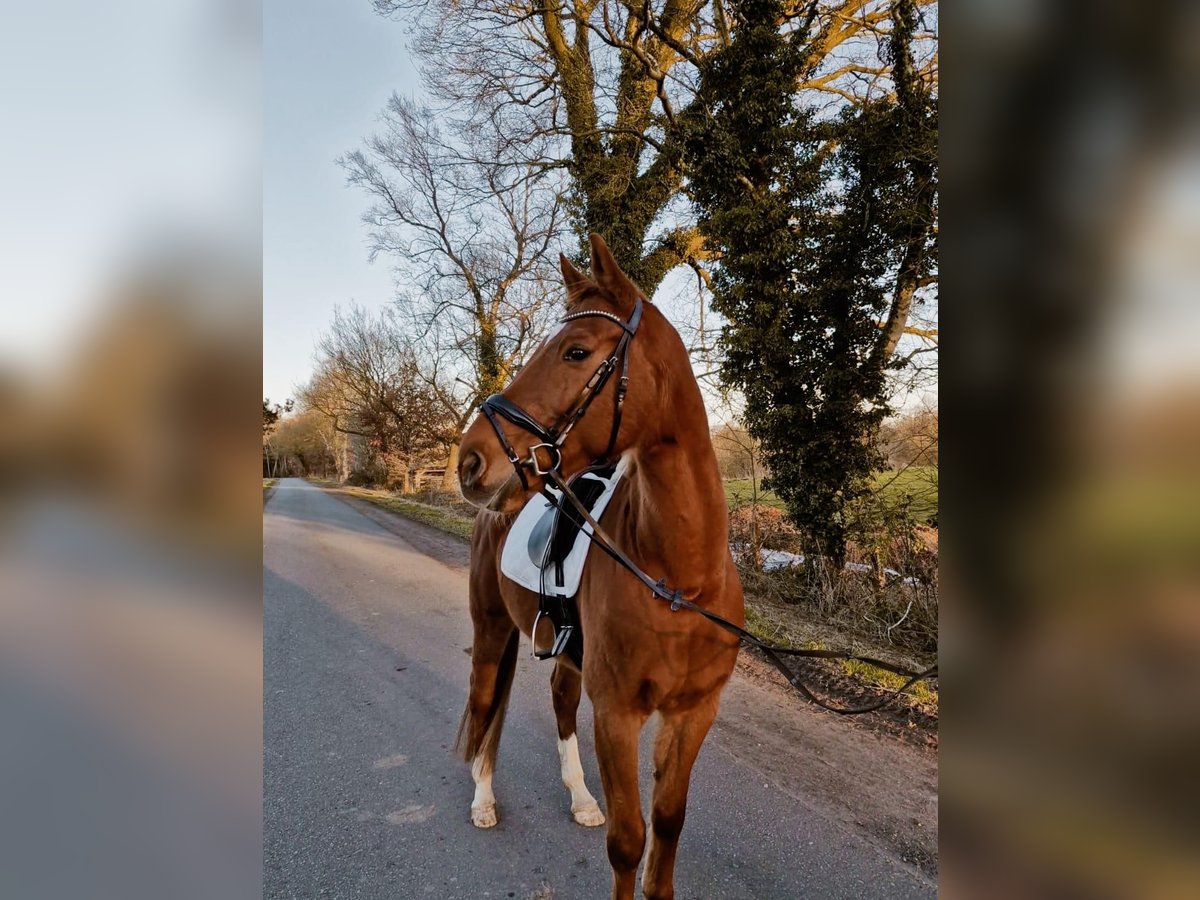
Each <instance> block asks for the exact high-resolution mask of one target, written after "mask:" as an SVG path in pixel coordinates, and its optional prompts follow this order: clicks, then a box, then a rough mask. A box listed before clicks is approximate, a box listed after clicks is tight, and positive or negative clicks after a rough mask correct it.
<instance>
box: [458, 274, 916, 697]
mask: <svg viewBox="0 0 1200 900" xmlns="http://www.w3.org/2000/svg"><path fill="white" fill-rule="evenodd" d="M589 317H596V318H603V319H608V320H610V321H612V322H614V323H616V324H617V325H619V326H620V327H621V329H622V332H623V333H622V335H621V338H620V340H618V341H617V344H616V346H615V347H614V348H613V352H612V353H611V354H610V355H609V356H608V358H607V359H605V360H604V362H602V363H601V364H600V367H599V368H598V369H596V371H595V373H593V375H592V377H591V378H589V379H588V380H587V384H585V385H584V386H583V390H582V391H581V392H580V394H579V399H578V400H576V402H575V405H574V406H573V407H572V408H571V409H570V410H569V411H568V412H567V413H566V414H565V415H563V416H561V417H560V418H559V419H558V421H557V422H556V423H555V424H554V425H552V426H550V427H549V428H547V427H546V426H544V425H542V423H541V422H539V421H538V420H537V419H535V418H534V417H533V416H531V415H530V414H529V413H527V412H526V411H525V410H523V409H521V407H519V406H517V404H515V403H513V402H512V401H511V400H509V399H508V398H507V397H505V396H503V395H502V394H492V395H491V396H490V397H488V398H487V399H486V400H484V401H483V403H482V404H480V407H479V411H480V412H482V413H483V414H484V415H485V416H486V417H487V420H488V422H489V423H490V424H491V426H492V430H493V431H495V432H496V437H497V438H498V439H499V441H500V446H501V447H503V448H504V453H505V454H506V455H507V456H508V461H509V462H510V463H512V466H513V469H515V470H516V473H517V477H518V478H520V479H521V487H522V488H524V489H525V490H526V491H528V490H529V480H528V478H527V477H526V470H531V471H532V472H533V473H534V474H535V475H539V476H542V477H543V478H545V479H546V481H547V483H549V484H553V485H554V487H555V488H557V489H558V490H559V491H560V492H561V497H562V499H561V500H560V499H559V498H557V497H555V496H554V495H553V494H552V493H550V492H549V491H548V490H546V489H545V488H543V490H542V492H543V494H544V495H545V496H546V497H547V499H549V501H550V502H551V504H553V505H554V506H556V507H558V508H559V509H560V510H561V509H562V508H563V503H564V501H566V502H567V503H569V504H570V505H571V507H572V508H573V509H574V510H575V513H576V514H577V515H578V516H579V518H580V519H581V520H582V522H584V523H586V524H587V526H588V529H590V531H589V530H587V529H584V533H585V534H587V536H588V538H589V539H590V540H591V542H592V543H593V544H595V545H596V546H598V547H599V548H600V549H601V550H603V551H604V552H605V553H607V554H608V555H609V556H611V557H612V558H613V559H614V560H616V562H617V563H618V564H620V565H621V566H622V567H623V568H624V569H626V570H627V571H628V572H629V573H630V574H631V575H633V576H634V577H635V578H637V579H638V580H639V581H641V582H642V584H644V585H646V587H648V588H649V589H650V592H651V594H652V596H655V597H658V598H659V599H661V600H665V601H666V602H668V603H670V604H671V611H672V612H675V611H677V610H680V609H687V610H690V611H691V612H695V613H698V614H699V615H701V616H703V617H704V618H706V619H708V620H709V621H710V622H712V623H713V624H715V625H717V626H719V627H721V628H723V629H725V631H727V632H729V633H730V634H732V635H734V636H735V637H737V638H738V639H739V640H740V641H741V642H743V643H746V644H750V645H751V646H754V647H757V648H758V649H759V650H761V651H762V652H763V653H764V654H765V655H766V657H767V659H768V660H769V661H770V662H771V664H772V665H774V666H775V668H776V669H778V670H779V671H780V673H782V675H783V677H784V678H785V679H787V682H788V684H790V685H791V686H792V687H793V688H795V689H796V690H797V691H798V692H799V693H800V694H801V695H802V696H803V697H805V698H806V699H807V700H809V701H811V702H813V703H815V704H817V705H818V706H820V707H823V708H824V709H827V710H829V711H831V712H835V713H840V714H842V715H855V714H858V713H865V712H871V711H872V710H876V709H879V708H880V707H881V706H883V705H884V704H885V703H886V702H887V701H888V700H890V699H891V698H892V697H893V696H895V695H896V694H901V693H903V692H904V691H906V690H908V688H909V687H911V686H912V685H913V684H915V683H916V682H918V681H921V680H922V679H925V678H937V677H938V667H937V665H936V664H935V665H933V666H930V667H929V668H928V669H925V670H924V671H921V672H913V671H911V670H909V669H905V668H903V667H901V666H897V665H894V664H892V663H889V662H885V661H884V660H880V659H875V658H873V657H869V656H860V655H858V654H856V653H851V652H849V651H844V650H819V649H809V648H798V647H783V646H780V645H778V644H770V643H768V642H766V641H764V640H762V639H761V638H759V637H757V636H756V635H754V634H751V633H750V632H749V631H747V630H746V629H744V628H742V627H740V626H738V625H735V624H733V623H732V622H730V621H729V620H728V619H726V618H723V617H722V616H719V615H717V614H716V613H714V612H711V611H710V610H707V609H705V608H704V607H703V606H700V605H699V604H696V603H693V602H692V601H690V600H687V599H685V598H684V596H683V592H682V591H680V590H672V589H671V588H669V587H668V586H667V584H666V579H662V578H660V579H659V580H658V581H655V580H654V579H653V578H651V577H650V576H649V575H648V574H646V573H645V572H644V571H642V569H641V568H640V567H638V565H637V564H636V563H635V562H634V561H633V560H632V559H630V558H629V556H628V555H627V554H626V553H625V552H624V551H622V550H621V549H620V548H619V547H617V546H616V544H614V543H613V541H612V538H610V537H609V536H608V533H607V532H605V530H604V529H603V528H602V527H601V526H600V523H599V522H597V521H596V519H595V518H593V516H592V514H591V512H590V511H589V510H588V508H587V507H586V506H584V504H583V502H582V501H581V500H580V499H579V497H577V496H576V494H575V492H574V491H573V490H572V489H571V485H570V483H569V482H568V480H567V479H566V478H564V477H563V474H562V470H561V467H562V445H563V441H565V440H566V439H567V435H568V434H570V433H571V429H572V428H574V427H575V425H576V423H578V422H579V420H580V419H582V418H583V416H584V414H585V413H586V412H587V411H588V407H590V406H591V405H592V401H593V400H595V399H596V397H597V396H598V395H599V394H600V392H601V391H602V390H604V386H605V385H606V384H607V383H608V379H609V378H610V377H612V374H613V372H615V371H616V370H617V368H618V367H620V369H621V376H620V378H619V379H618V380H617V388H616V397H615V399H614V409H613V423H612V430H611V432H610V433H609V437H608V446H607V448H606V449H605V451H604V453H603V454H602V455H601V456H600V457H599V458H598V459H597V460H595V461H593V463H592V465H593V466H595V465H597V464H602V463H604V462H606V461H608V460H609V459H610V458H611V456H612V452H613V449H614V448H615V447H616V443H617V436H618V434H619V432H620V430H621V408H622V406H623V405H624V403H625V395H626V393H627V392H628V390H629V343H630V341H632V340H633V337H634V335H635V334H637V329H638V325H639V324H640V323H641V321H642V300H641V298H640V297H639V298H638V300H637V302H636V303H635V304H634V307H633V312H632V313H631V314H630V316H629V318H628V319H622V318H621V317H620V316H617V315H614V314H613V313H610V312H608V311H607V310H602V309H585V310H580V311H579V312H574V313H571V314H569V315H566V316H563V317H562V318H561V319H559V323H560V324H566V323H567V322H573V321H575V320H576V319H586V318H589ZM498 417H499V418H498ZM500 418H504V419H507V420H508V421H509V422H511V423H512V424H513V425H516V426H517V427H518V428H521V429H522V430H524V431H527V432H529V433H530V434H532V435H533V436H534V437H536V438H538V440H539V441H540V443H537V444H534V445H533V446H532V447H530V448H529V457H528V458H527V459H521V457H520V456H519V455H518V454H517V451H516V450H514V449H513V446H512V444H511V443H509V440H508V438H507V437H505V436H504V429H503V428H501V427H500V421H499V419H500ZM539 450H545V451H547V453H548V455H549V459H550V463H549V465H548V466H547V467H546V468H542V465H541V462H540V461H539V460H538V455H537V453H538V451H539ZM542 614H543V613H542V611H541V610H539V612H538V618H537V619H535V620H534V629H535V630H536V628H537V621H538V619H540V618H541V617H542ZM561 638H565V635H558V636H556V640H555V645H556V646H555V650H554V652H553V653H552V654H545V655H543V654H538V655H539V656H541V657H542V658H545V656H548V655H556V654H557V652H558V650H559V649H561V646H560V645H561V644H565V640H561ZM781 654H782V655H786V656H803V657H810V658H817V659H848V660H858V661H860V662H865V663H868V664H869V665H873V666H875V667H876V668H880V669H885V670H886V671H889V672H892V673H894V674H897V675H901V676H903V677H906V678H907V679H908V680H907V681H906V682H905V683H904V685H902V686H901V687H900V688H897V689H896V690H895V691H894V692H893V693H889V694H886V695H884V696H883V697H881V698H880V699H878V700H877V701H875V702H873V703H869V704H867V705H866V706H859V707H854V708H849V709H847V708H845V707H839V706H833V705H831V704H829V703H826V702H825V701H824V700H822V699H821V698H820V697H818V696H816V695H815V694H814V693H813V692H812V691H811V690H809V688H808V687H807V686H806V685H805V684H804V683H803V682H802V681H801V680H800V676H799V675H798V674H796V673H794V672H792V670H791V669H790V668H789V667H788V665H787V664H786V663H784V662H783V660H782V659H781V658H780V655H781Z"/></svg>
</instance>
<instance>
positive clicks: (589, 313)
mask: <svg viewBox="0 0 1200 900" xmlns="http://www.w3.org/2000/svg"><path fill="white" fill-rule="evenodd" d="M591 246H592V277H591V278H589V277H588V276H586V275H584V274H583V273H582V272H580V271H579V270H577V269H576V268H575V267H574V266H573V265H571V263H570V261H569V260H568V259H567V258H566V257H565V256H564V257H562V259H561V265H562V274H563V280H564V281H565V283H566V288H567V310H566V315H565V316H564V318H563V320H562V322H561V323H560V324H559V326H558V328H557V329H555V331H553V332H552V333H551V334H550V336H549V337H547V338H546V340H545V341H543V342H542V345H541V346H540V347H538V349H537V350H536V351H535V352H534V353H533V355H532V356H531V357H530V359H529V361H528V362H527V363H526V365H525V366H524V368H522V369H521V371H520V373H519V374H518V375H517V377H516V378H514V379H513V381H512V384H510V385H509V386H508V388H506V389H505V390H504V391H503V392H502V393H501V394H499V395H497V396H496V397H493V398H489V400H488V401H487V402H485V404H484V406H483V410H482V413H481V414H480V415H479V416H477V417H476V418H475V422H474V423H473V424H472V425H471V427H470V428H468V429H467V431H466V433H465V434H464V435H463V440H462V446H461V450H460V455H459V463H458V480H459V485H460V486H461V489H462V493H463V496H464V497H465V498H466V499H467V500H469V501H470V502H472V503H475V504H477V505H479V506H485V507H486V508H488V509H491V510H495V511H497V512H512V511H515V510H516V509H519V508H520V507H521V505H522V504H523V503H524V502H525V499H526V498H527V497H528V496H529V494H530V492H532V491H537V490H540V489H541V488H542V486H543V485H544V483H545V481H544V478H543V473H544V472H545V471H546V469H547V468H549V467H550V466H553V465H554V464H555V463H556V462H557V463H558V464H559V468H560V470H561V471H562V473H563V474H564V475H570V474H572V473H574V472H576V471H578V470H579V469H581V468H583V467H584V466H586V465H588V464H590V463H591V462H593V461H594V460H597V459H599V458H601V457H604V456H609V457H616V456H618V455H620V454H621V453H623V452H624V451H625V450H627V449H628V448H629V447H631V446H632V445H633V444H634V442H635V440H636V436H637V435H638V434H639V433H640V432H641V431H642V430H643V427H644V424H645V422H646V421H648V420H649V419H650V418H652V417H653V415H654V413H655V412H656V411H657V402H656V399H655V398H656V397H657V395H658V391H657V390H656V389H655V383H654V382H655V378H654V374H653V371H652V367H651V361H650V358H649V357H648V356H647V349H648V345H649V343H650V341H651V340H652V338H651V336H650V335H649V334H647V333H646V332H647V331H649V329H646V328H645V327H644V326H642V325H641V323H640V321H639V320H640V319H641V316H642V312H643V309H645V311H646V312H647V313H649V312H650V311H651V307H649V305H648V304H646V302H645V298H644V297H643V295H642V292H641V291H640V290H639V289H638V287H637V285H635V284H634V283H633V282H632V281H630V280H629V278H628V277H627V276H626V275H625V273H624V272H622V271H621V269H620V267H618V266H617V263H616V260H614V259H613V256H612V254H611V253H610V252H609V249H608V247H607V246H606V245H605V243H604V241H603V240H602V239H601V238H600V236H599V235H596V234H593V235H592V236H591ZM635 334H636V337H635ZM624 375H627V376H628V384H629V385H630V389H629V392H628V394H627V395H625V394H624V392H623V387H622V377H623V376H624ZM614 423H618V424H619V428H614ZM564 429H565V430H566V436H565V437H562V435H563V432H564ZM506 445H507V446H506ZM559 456H561V460H560V459H559Z"/></svg>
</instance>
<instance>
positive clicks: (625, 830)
mask: <svg viewBox="0 0 1200 900" xmlns="http://www.w3.org/2000/svg"><path fill="white" fill-rule="evenodd" d="M593 703H594V705H595V710H596V760H597V762H599V764H600V780H601V781H602V782H603V784H604V800H605V804H606V805H607V807H608V841H607V844H608V861H609V863H610V864H611V865H612V870H613V888H612V896H613V900H633V888H634V883H635V880H636V878H637V868H638V864H639V863H640V862H641V861H642V852H643V851H644V850H645V848H646V821H645V819H643V818H642V801H641V796H640V795H639V793H638V735H639V734H641V731H642V726H643V725H644V724H645V723H646V716H645V714H644V713H642V712H640V711H637V710H630V709H626V708H622V707H621V706H620V705H619V704H608V703H604V702H596V700H595V698H593Z"/></svg>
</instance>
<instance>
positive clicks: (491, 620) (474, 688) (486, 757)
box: [456, 603, 520, 828]
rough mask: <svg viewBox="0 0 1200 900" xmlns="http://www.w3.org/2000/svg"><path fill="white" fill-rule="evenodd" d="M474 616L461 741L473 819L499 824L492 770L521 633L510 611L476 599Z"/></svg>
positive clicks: (480, 824) (485, 825)
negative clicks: (484, 606) (494, 611)
mask: <svg viewBox="0 0 1200 900" xmlns="http://www.w3.org/2000/svg"><path fill="white" fill-rule="evenodd" d="M471 618H472V620H473V622H474V625H475V642H474V644H473V646H472V648H471V691H470V695H469V696H468V698H467V707H466V709H465V710H463V717H462V722H461V724H460V725H459V727H458V740H457V744H456V746H457V747H458V748H459V749H460V750H461V751H462V753H463V756H464V757H465V758H466V760H467V761H468V762H470V763H471V777H472V778H473V779H474V781H475V797H474V799H473V800H472V801H471V822H472V824H474V825H475V826H476V827H478V828H491V827H492V826H493V825H495V824H496V797H495V795H494V794H493V793H492V773H493V772H494V771H495V770H496V751H497V749H498V748H499V746H500V731H501V729H502V728H503V726H504V713H505V710H506V708H507V707H508V695H509V691H510V689H511V688H512V682H513V674H514V672H515V671H516V667H517V644H518V640H519V637H520V634H519V632H518V631H517V629H516V627H515V626H514V625H513V624H512V621H511V620H510V619H509V618H508V615H507V613H503V614H501V615H482V614H481V613H480V611H479V610H478V609H476V608H475V604H474V603H472V610H471Z"/></svg>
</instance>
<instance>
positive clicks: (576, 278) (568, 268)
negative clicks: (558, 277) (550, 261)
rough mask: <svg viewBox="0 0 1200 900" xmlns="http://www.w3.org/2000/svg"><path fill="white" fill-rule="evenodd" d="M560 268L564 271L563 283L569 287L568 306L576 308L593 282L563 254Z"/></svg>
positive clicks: (560, 256)
mask: <svg viewBox="0 0 1200 900" xmlns="http://www.w3.org/2000/svg"><path fill="white" fill-rule="evenodd" d="M558 266H559V268H560V269H562V276H563V283H564V284H565V285H566V286H567V306H574V305H575V304H576V303H578V302H579V299H580V297H581V296H582V294H583V291H584V289H585V288H586V287H587V286H588V285H589V284H591V283H592V282H591V281H590V280H589V279H588V277H587V276H586V275H584V274H583V273H582V272H580V271H579V270H578V269H577V268H575V267H574V266H573V265H571V261H570V260H569V259H567V257H566V256H565V255H564V254H562V253H560V254H558Z"/></svg>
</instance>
